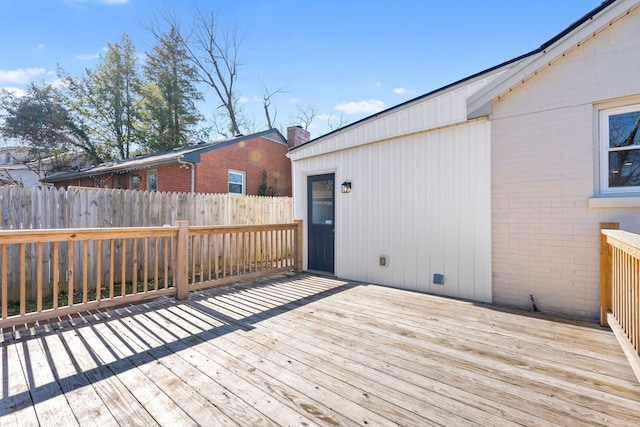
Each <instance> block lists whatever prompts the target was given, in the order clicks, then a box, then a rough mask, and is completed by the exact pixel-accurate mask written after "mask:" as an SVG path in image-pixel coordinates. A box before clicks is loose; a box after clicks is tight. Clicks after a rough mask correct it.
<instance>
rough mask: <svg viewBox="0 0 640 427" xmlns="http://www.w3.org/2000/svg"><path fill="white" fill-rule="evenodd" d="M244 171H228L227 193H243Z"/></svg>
mask: <svg viewBox="0 0 640 427" xmlns="http://www.w3.org/2000/svg"><path fill="white" fill-rule="evenodd" d="M244 177H245V174H244V172H240V171H232V170H230V171H229V187H228V188H229V193H231V194H245V184H244Z"/></svg>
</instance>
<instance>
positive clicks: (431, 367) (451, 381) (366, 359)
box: [278, 316, 566, 424]
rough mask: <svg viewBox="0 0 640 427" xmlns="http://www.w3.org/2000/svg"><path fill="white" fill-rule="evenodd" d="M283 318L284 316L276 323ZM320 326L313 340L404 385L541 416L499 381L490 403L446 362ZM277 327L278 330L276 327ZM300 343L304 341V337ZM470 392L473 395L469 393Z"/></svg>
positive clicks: (523, 418) (522, 417) (519, 416)
mask: <svg viewBox="0 0 640 427" xmlns="http://www.w3.org/2000/svg"><path fill="white" fill-rule="evenodd" d="M284 319H285V316H283V317H282V318H281V319H279V320H284ZM306 320H307V319H305V321H306ZM285 321H287V322H294V323H300V322H299V321H297V320H291V319H288V320H285ZM322 326H329V327H328V328H323V327H319V328H318V329H314V330H313V333H314V334H316V336H317V337H320V338H323V339H325V340H326V342H327V344H328V345H331V344H334V343H340V344H339V345H341V346H344V347H345V349H346V350H351V351H352V353H350V354H351V357H354V358H356V356H355V353H353V352H355V351H359V352H361V353H362V354H359V355H357V359H358V360H360V361H361V363H363V364H365V365H366V366H368V367H371V368H376V369H379V370H384V371H389V372H392V373H393V374H394V375H398V376H400V377H402V376H403V374H405V376H407V377H408V378H407V379H406V380H407V381H408V382H414V383H415V384H416V385H421V386H423V387H425V388H427V383H426V381H433V382H436V383H437V386H431V388H433V389H435V390H436V391H437V392H442V391H443V390H444V391H447V393H448V394H450V395H459V398H460V399H461V400H462V401H465V402H467V404H471V402H473V400H477V401H478V402H479V403H480V404H481V405H484V407H485V408H486V407H494V411H496V413H500V414H502V415H503V416H505V417H506V418H509V419H514V420H516V421H518V422H523V423H526V424H531V423H533V422H534V421H536V420H539V419H540V417H541V414H540V412H541V408H540V407H539V406H535V405H532V404H531V403H530V402H529V400H527V399H523V398H521V397H520V396H518V395H509V394H508V391H509V390H508V386H505V385H502V384H500V382H497V381H495V382H493V383H491V384H489V385H487V387H490V388H491V390H493V391H500V393H498V399H495V398H494V400H489V399H486V398H484V397H483V395H484V394H485V393H486V389H483V388H482V387H478V386H477V384H478V380H479V379H481V378H478V377H479V376H475V377H472V376H468V375H467V376H464V375H460V374H459V373H457V372H455V371H454V370H453V369H451V368H450V367H449V366H448V364H447V363H440V364H438V363H437V362H434V361H433V360H431V359H425V358H422V359H420V360H419V361H418V362H416V361H415V360H413V359H415V357H411V355H409V356H408V357H406V358H403V357H400V356H398V355H396V354H394V349H393V348H392V349H389V348H387V346H380V344H381V343H380V342H379V341H377V340H376V342H375V343H376V345H375V346H371V340H369V341H367V340H366V339H364V338H362V339H359V338H361V337H360V336H358V335H354V336H352V337H349V336H348V335H344V334H342V335H336V334H333V333H332V332H330V331H335V330H336V329H337V328H339V327H340V325H327V324H324V325H322ZM278 327H279V328H280V325H279V324H278ZM323 329H324V330H323ZM302 340H304V337H303V338H302ZM316 344H317V343H316ZM394 347H397V344H394ZM372 354H373V355H375V358H374V357H371V355H372ZM401 356H405V355H401ZM392 363H394V364H395V366H396V367H398V368H399V369H395V370H393V369H390V364H392ZM470 391H471V392H470ZM473 392H475V393H476V394H473ZM497 404H504V406H502V407H499V406H497ZM529 406H530V407H531V413H534V414H536V415H530V414H528V413H526V412H524V411H523V410H521V409H522V408H524V409H526V408H527V407H529ZM554 421H555V422H560V421H562V418H556V419H555V420H554ZM565 421H566V419H565Z"/></svg>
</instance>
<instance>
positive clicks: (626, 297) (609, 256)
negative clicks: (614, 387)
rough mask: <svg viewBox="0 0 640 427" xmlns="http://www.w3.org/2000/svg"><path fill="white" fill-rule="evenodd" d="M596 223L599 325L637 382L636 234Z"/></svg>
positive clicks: (639, 300)
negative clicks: (609, 333) (617, 347)
mask: <svg viewBox="0 0 640 427" xmlns="http://www.w3.org/2000/svg"><path fill="white" fill-rule="evenodd" d="M618 228H619V224H618V223H615V222H613V223H601V224H600V229H601V231H600V324H601V325H602V326H609V327H610V328H611V330H612V331H613V332H614V334H615V335H616V337H617V338H618V341H619V342H620V344H621V346H622V348H623V350H624V352H625V354H626V356H627V358H628V359H629V362H630V363H631V367H632V368H633V371H634V373H635V374H636V377H637V378H638V380H639V381H640V235H637V234H633V233H629V232H626V231H622V230H618Z"/></svg>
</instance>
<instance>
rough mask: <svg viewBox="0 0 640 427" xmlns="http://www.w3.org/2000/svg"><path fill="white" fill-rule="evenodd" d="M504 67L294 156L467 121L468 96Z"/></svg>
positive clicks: (326, 140) (340, 134)
mask: <svg viewBox="0 0 640 427" xmlns="http://www.w3.org/2000/svg"><path fill="white" fill-rule="evenodd" d="M504 71H505V70H504V69H500V70H496V71H494V72H493V73H490V74H488V75H485V76H483V78H477V79H475V80H471V81H469V82H465V83H464V84H462V83H461V84H460V86H457V87H454V88H450V89H449V90H447V91H444V92H442V93H437V94H434V95H432V96H431V97H426V98H423V99H418V100H416V101H414V102H413V103H410V104H409V105H406V106H403V107H402V108H397V109H392V110H389V111H387V112H383V113H379V114H380V115H379V116H373V117H372V118H371V119H370V120H366V121H364V122H362V123H361V124H359V125H357V126H353V127H347V128H345V129H344V130H343V131H341V132H338V133H337V134H335V135H331V136H328V137H326V138H325V139H323V140H321V141H318V142H316V143H311V144H309V145H307V146H304V147H300V148H297V149H296V150H295V151H293V152H291V153H290V156H291V160H293V161H296V160H298V159H304V158H308V157H311V156H317V155H324V154H326V153H332V152H335V151H338V150H343V149H348V148H352V147H357V146H361V145H365V144H370V143H373V142H376V141H382V140H386V139H392V138H401V137H403V136H405V135H409V134H412V133H415V132H422V131H425V130H428V129H435V128H438V127H443V126H451V125H455V124H461V123H465V122H466V120H467V109H466V103H467V98H468V97H469V96H470V95H472V94H473V93H475V92H477V91H478V90H479V89H481V88H482V87H484V86H485V85H487V84H488V83H489V82H491V81H493V80H494V79H495V78H496V77H497V76H499V75H500V74H502V73H503V72H504Z"/></svg>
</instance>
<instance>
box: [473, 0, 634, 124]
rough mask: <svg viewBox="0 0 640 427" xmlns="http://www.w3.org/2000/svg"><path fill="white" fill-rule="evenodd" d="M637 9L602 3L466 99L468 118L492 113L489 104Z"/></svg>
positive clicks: (613, 0) (625, 1)
mask: <svg viewBox="0 0 640 427" xmlns="http://www.w3.org/2000/svg"><path fill="white" fill-rule="evenodd" d="M630 3H631V4H630ZM638 7H640V3H638V2H637V1H631V0H610V1H607V2H604V3H602V4H601V5H600V6H598V7H597V8H596V9H594V10H592V11H591V12H590V13H588V14H587V15H585V16H584V17H582V18H581V19H580V20H578V21H576V22H575V23H574V24H572V25H571V26H570V27H569V28H568V29H567V30H565V31H563V32H562V33H560V34H559V35H558V36H556V37H554V38H553V39H551V40H550V41H548V42H546V43H544V44H543V45H542V46H541V47H540V48H539V49H537V50H535V51H533V52H531V54H530V55H529V56H528V58H527V59H526V60H524V61H522V62H521V63H520V64H517V65H516V66H514V67H513V68H512V69H511V70H509V71H507V72H506V73H505V74H504V75H502V76H500V77H499V78H498V79H496V80H494V81H493V82H491V83H489V84H488V85H487V86H485V87H483V88H482V89H480V90H479V91H478V92H476V93H474V94H473V95H471V96H470V97H469V98H468V99H467V116H468V117H469V118H471V117H479V116H481V115H486V112H487V111H489V112H490V109H487V107H486V106H487V104H490V103H491V102H492V101H493V100H494V99H495V98H497V97H500V96H502V95H504V94H506V93H508V92H510V91H511V90H513V89H514V88H515V87H517V86H519V85H521V84H523V83H524V82H525V81H527V80H528V79H530V78H531V77H532V76H535V75H536V74H537V73H538V72H540V70H541V69H543V68H544V67H547V66H551V65H553V64H554V63H555V62H557V61H558V60H559V59H560V58H562V57H563V56H564V55H566V54H567V53H568V52H569V51H571V50H573V49H575V48H576V47H579V46H580V45H581V44H583V43H584V42H585V41H586V40H588V39H590V38H592V37H595V36H597V35H598V34H599V33H600V32H601V31H603V30H604V29H605V28H608V27H609V26H610V25H611V24H613V23H614V22H616V21H618V20H619V19H621V18H623V17H624V16H626V15H627V14H629V13H630V12H631V11H633V10H634V9H637V8H638ZM594 27H595V29H594Z"/></svg>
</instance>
